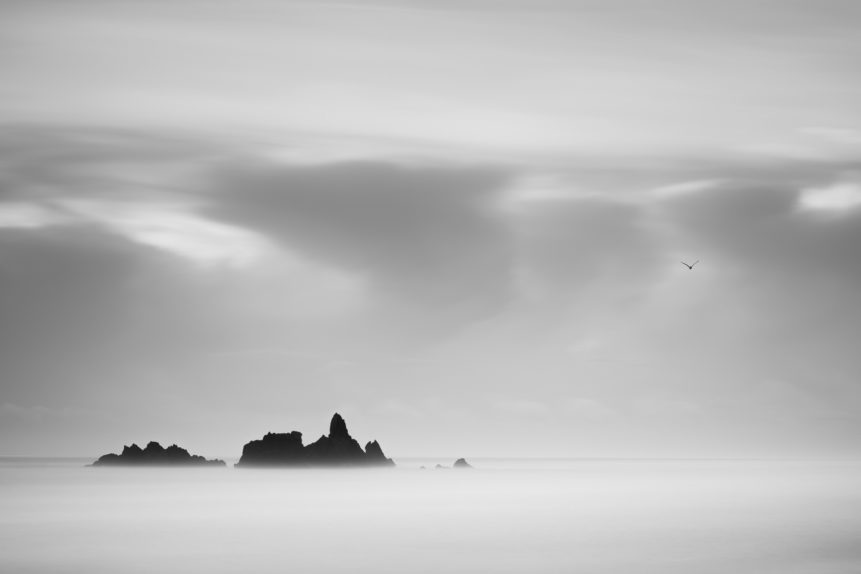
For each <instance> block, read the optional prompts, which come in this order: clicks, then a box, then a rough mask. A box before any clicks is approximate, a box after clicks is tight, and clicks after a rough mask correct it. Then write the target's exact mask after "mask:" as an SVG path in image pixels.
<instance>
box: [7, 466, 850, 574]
mask: <svg viewBox="0 0 861 574" xmlns="http://www.w3.org/2000/svg"><path fill="white" fill-rule="evenodd" d="M452 460H453V459H452ZM86 462H88V461H87V460H77V459H26V458H0V571H2V572H10V573H11V572H15V573H27V572H33V573H42V572H63V573H65V572H88V573H102V572H104V573H112V574H113V573H125V572H130V573H137V572H140V573H153V572H158V573H173V572H176V573H179V572H206V573H208V574H211V573H221V572H225V573H226V572H253V573H260V574H265V573H270V572H271V573H275V572H278V573H285V572H301V573H317V572H320V573H322V572H326V573H329V572H344V573H347V572H349V573H365V572H368V573H383V572H391V573H399V574H401V573H412V572H512V573H513V572H517V573H523V572H589V573H592V572H597V573H604V572H606V573H637V574H644V573H662V574H666V573H685V574H688V573H698V574H708V573H733V574H739V573H742V574H743V573H751V574H753V573H756V574H764V573H770V572H774V573H778V572H779V573H781V574H792V573H816V574H828V573H850V572H851V573H857V572H861V487H859V485H861V463H858V462H802V461H750V460H747V461H738V460H696V461H691V460H685V461H682V460H519V461H517V460H508V461H506V460H499V459H494V460H491V459H486V460H481V459H474V460H471V461H470V462H472V463H473V464H474V465H475V467H476V468H474V469H471V470H470V469H457V470H455V469H434V468H430V467H432V466H433V465H435V464H436V463H437V462H438V461H435V460H419V459H397V462H398V467H397V468H391V469H375V470H368V469H356V470H333V469H327V470H310V469H303V470H287V469H260V470H250V469H235V468H232V467H231V466H228V467H227V468H197V469H182V468H93V467H87V466H85V463H86ZM447 464H451V461H447ZM422 465H424V466H428V467H429V468H427V469H420V468H419V467H420V466H422Z"/></svg>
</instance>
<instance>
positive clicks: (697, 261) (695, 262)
mask: <svg viewBox="0 0 861 574" xmlns="http://www.w3.org/2000/svg"><path fill="white" fill-rule="evenodd" d="M699 262H700V260H699V259H697V260H696V261H694V262H693V263H691V264H690V265H688V264H687V263H685V262H684V261H682V265H684V266H685V267H687V268H688V270H689V271H692V270H693V268H694V265H696V264H697V263H699Z"/></svg>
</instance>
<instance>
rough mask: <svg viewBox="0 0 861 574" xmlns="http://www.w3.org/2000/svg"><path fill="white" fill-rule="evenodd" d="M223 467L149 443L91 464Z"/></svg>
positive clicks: (214, 461)
mask: <svg viewBox="0 0 861 574" xmlns="http://www.w3.org/2000/svg"><path fill="white" fill-rule="evenodd" d="M110 465H114V466H122V465H127V466H200V465H209V466H224V461H223V460H218V459H213V460H207V459H205V458H203V457H202V456H198V455H196V454H189V453H188V451H187V450H185V449H184V448H180V447H178V446H176V445H175V444H173V445H171V446H169V447H167V448H164V447H163V446H161V445H160V444H159V443H157V442H150V443H149V444H148V445H146V448H141V447H139V446H138V445H136V444H132V445H131V446H125V447H123V452H122V453H121V454H113V453H111V454H106V455H104V456H101V457H99V459H98V460H96V461H95V462H93V464H92V466H110Z"/></svg>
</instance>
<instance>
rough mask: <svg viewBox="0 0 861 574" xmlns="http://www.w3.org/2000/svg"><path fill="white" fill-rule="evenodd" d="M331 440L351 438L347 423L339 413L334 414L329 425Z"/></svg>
mask: <svg viewBox="0 0 861 574" xmlns="http://www.w3.org/2000/svg"><path fill="white" fill-rule="evenodd" d="M329 438H350V433H349V432H348V431H347V423H346V422H345V421H344V418H343V417H342V416H341V415H339V414H338V413H335V414H334V416H333V417H332V422H330V423H329Z"/></svg>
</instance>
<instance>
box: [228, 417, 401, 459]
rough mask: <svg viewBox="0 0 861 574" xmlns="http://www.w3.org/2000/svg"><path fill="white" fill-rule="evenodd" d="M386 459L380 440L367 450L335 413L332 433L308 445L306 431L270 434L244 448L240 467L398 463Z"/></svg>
mask: <svg viewBox="0 0 861 574" xmlns="http://www.w3.org/2000/svg"><path fill="white" fill-rule="evenodd" d="M394 464H395V463H394V461H392V459H390V458H386V455H385V454H383V449H382V448H381V447H380V444H379V443H378V442H377V441H371V442H369V443H367V445H365V448H364V449H363V448H362V447H361V445H359V443H358V441H356V439H354V438H353V437H351V436H350V433H349V431H348V430H347V423H346V422H345V421H344V418H343V417H342V416H341V415H339V414H338V413H335V415H334V416H333V417H332V421H331V422H330V423H329V435H328V436H326V435H323V436H321V437H320V438H319V439H317V440H316V441H315V442H312V443H311V444H309V445H307V446H303V444H302V433H301V432H299V431H293V432H290V433H267V434H266V435H265V436H264V437H263V438H262V439H260V440H253V441H251V442H249V443H247V444H246V445H245V446H244V447H243V448H242V458H240V459H239V462H238V463H236V466H238V467H252V466H308V467H314V466H394Z"/></svg>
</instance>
